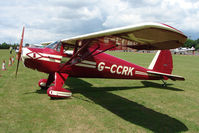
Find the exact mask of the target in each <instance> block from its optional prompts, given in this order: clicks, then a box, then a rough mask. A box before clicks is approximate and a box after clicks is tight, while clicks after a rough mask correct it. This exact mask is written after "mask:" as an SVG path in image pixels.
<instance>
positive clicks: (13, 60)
mask: <svg viewBox="0 0 199 133" xmlns="http://www.w3.org/2000/svg"><path fill="white" fill-rule="evenodd" d="M14 62H15V58H14V56H12V64H14Z"/></svg>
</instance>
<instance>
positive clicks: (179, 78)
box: [147, 71, 185, 81]
mask: <svg viewBox="0 0 199 133" xmlns="http://www.w3.org/2000/svg"><path fill="white" fill-rule="evenodd" d="M147 73H148V74H151V75H154V76H165V77H168V78H169V79H171V80H174V81H176V80H182V81H184V80H185V79H184V77H182V76H178V75H172V74H167V73H161V72H155V71H147Z"/></svg>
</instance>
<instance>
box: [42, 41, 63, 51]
mask: <svg viewBox="0 0 199 133" xmlns="http://www.w3.org/2000/svg"><path fill="white" fill-rule="evenodd" d="M46 48H50V49H53V50H56V51H57V52H60V48H61V42H60V41H56V42H53V43H51V44H49V45H48V46H46Z"/></svg>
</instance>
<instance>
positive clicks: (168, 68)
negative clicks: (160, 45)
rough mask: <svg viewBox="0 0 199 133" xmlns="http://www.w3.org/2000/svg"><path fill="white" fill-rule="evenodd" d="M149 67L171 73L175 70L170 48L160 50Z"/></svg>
mask: <svg viewBox="0 0 199 133" xmlns="http://www.w3.org/2000/svg"><path fill="white" fill-rule="evenodd" d="M148 69H150V70H153V71H156V72H161V73H167V74H171V73H172V70H173V59H172V55H171V52H170V50H159V51H158V52H157V53H156V55H155V57H154V58H153V60H152V62H151V64H150V65H149V67H148Z"/></svg>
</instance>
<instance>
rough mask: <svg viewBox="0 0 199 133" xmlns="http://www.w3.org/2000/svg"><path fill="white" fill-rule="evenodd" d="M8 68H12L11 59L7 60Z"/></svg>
mask: <svg viewBox="0 0 199 133" xmlns="http://www.w3.org/2000/svg"><path fill="white" fill-rule="evenodd" d="M8 66H12V59H11V58H10V59H9V62H8Z"/></svg>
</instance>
